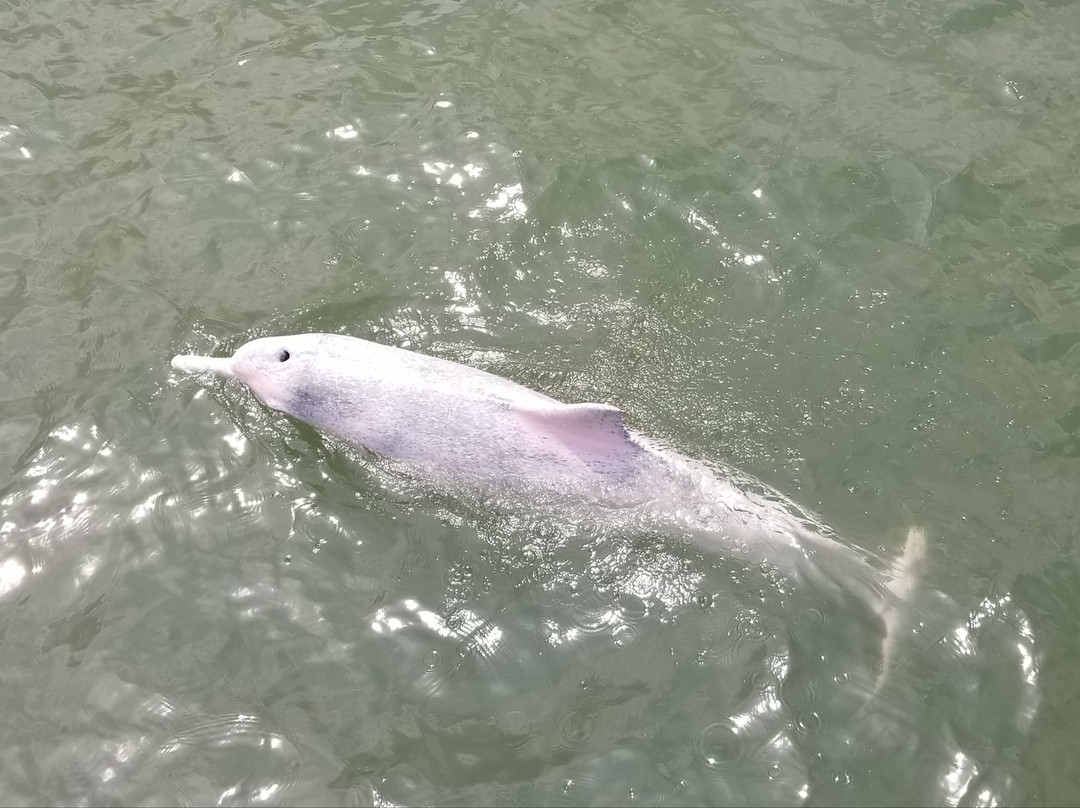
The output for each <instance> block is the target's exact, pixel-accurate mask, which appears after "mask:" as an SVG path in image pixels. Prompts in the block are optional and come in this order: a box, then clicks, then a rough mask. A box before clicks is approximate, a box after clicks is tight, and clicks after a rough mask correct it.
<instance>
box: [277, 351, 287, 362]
mask: <svg viewBox="0 0 1080 808" xmlns="http://www.w3.org/2000/svg"><path fill="white" fill-rule="evenodd" d="M277 358H278V361H279V362H287V361H288V360H289V352H288V351H286V350H285V349H284V348H282V349H281V350H280V351H279V352H278V355H277Z"/></svg>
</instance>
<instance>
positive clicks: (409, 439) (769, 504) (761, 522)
mask: <svg viewBox="0 0 1080 808" xmlns="http://www.w3.org/2000/svg"><path fill="white" fill-rule="evenodd" d="M172 365H173V367H174V368H176V369H177V370H181V371H184V372H186V373H191V374H213V375H217V376H224V377H226V378H230V379H234V380H236V381H239V382H241V383H243V384H244V385H246V386H247V387H248V388H249V389H250V390H251V391H252V393H254V394H255V396H256V397H257V398H258V399H260V400H261V401H262V402H263V403H264V404H266V405H267V406H268V407H270V408H272V409H275V410H278V411H280V412H283V413H286V414H288V415H291V416H293V417H295V418H297V419H299V420H301V421H304V422H306V423H308V424H310V425H312V426H314V427H316V428H317V429H320V430H323V431H325V432H328V433H330V434H332V435H335V436H337V437H338V438H340V439H342V440H344V441H346V442H348V443H350V444H353V445H356V446H360V447H363V448H365V449H369V450H372V451H374V452H376V453H378V454H380V455H383V456H385V457H387V458H390V459H392V460H394V461H397V462H399V463H401V464H403V465H404V466H405V467H407V468H408V469H410V470H412V471H413V472H415V473H417V474H420V475H427V476H433V477H434V478H435V479H436V480H438V479H447V478H453V479H454V480H456V481H460V482H462V483H465V484H468V485H498V484H505V483H509V484H513V485H516V486H519V487H521V486H524V487H526V488H527V489H528V490H535V491H537V492H542V493H545V494H547V495H556V496H559V497H571V498H575V499H579V500H586V501H589V502H595V503H597V504H599V505H600V506H602V507H607V508H610V509H619V510H622V509H627V508H629V509H632V511H633V513H634V516H635V519H639V520H640V524H641V526H642V527H647V528H651V529H655V530H660V531H664V532H668V533H674V534H677V535H683V536H688V537H690V538H693V539H694V540H695V541H696V542H697V543H699V544H700V545H701V546H703V547H705V548H706V549H709V550H712V551H714V552H720V553H723V554H725V555H729V556H735V557H736V558H738V559H739V560H741V561H743V562H744V563H746V564H748V565H755V566H756V565H767V566H769V567H773V568H775V569H777V570H778V571H779V572H780V573H782V574H783V575H785V576H790V577H792V578H793V579H794V580H796V581H811V582H813V583H814V585H815V586H822V587H828V588H831V589H833V590H839V591H840V592H842V593H843V594H846V595H849V596H854V597H856V598H858V599H859V600H861V601H863V602H865V603H866V604H867V605H868V606H869V607H870V608H871V609H872V610H873V612H874V613H875V614H877V615H878V616H879V617H880V619H881V621H882V624H883V628H884V632H883V633H884V639H883V643H882V664H881V674H880V676H879V677H878V680H877V683H876V686H875V691H874V692H875V693H876V692H877V690H878V689H880V687H881V685H882V683H883V682H884V680H885V677H886V675H887V674H888V672H889V670H890V667H891V664H892V661H893V657H894V653H895V640H896V633H897V626H898V620H899V615H900V609H901V607H902V606H903V605H904V604H905V603H906V602H907V600H908V598H909V596H910V594H911V590H912V588H913V586H914V575H915V572H916V570H917V567H918V565H919V564H920V562H921V560H922V557H923V555H924V552H925V539H924V536H923V533H922V531H920V530H918V529H912V530H910V531H909V533H908V539H907V544H906V546H905V549H904V552H903V554H902V555H901V557H900V558H899V559H898V560H897V561H896V563H894V565H893V566H892V568H891V569H889V570H883V571H879V570H877V569H875V568H874V567H873V565H871V564H870V562H869V560H868V559H867V557H866V556H864V555H863V554H862V553H861V552H859V551H857V550H855V549H852V548H851V547H848V546H847V545H845V544H842V543H840V542H838V541H836V540H835V539H833V538H832V537H831V535H830V531H829V530H828V528H826V527H825V526H824V525H823V524H822V523H821V522H820V521H819V520H818V519H817V518H816V517H814V516H812V515H810V514H808V513H806V512H804V511H802V510H801V509H800V508H799V507H798V506H797V505H795V504H794V503H793V502H791V501H790V500H788V499H787V498H785V497H784V496H783V495H781V494H780V493H778V492H776V491H774V490H772V489H770V488H768V487H767V486H764V485H762V484H761V483H758V482H757V481H754V480H752V479H749V478H741V479H740V478H739V475H738V474H737V473H736V472H734V470H721V471H720V472H719V473H714V472H713V471H712V470H710V469H708V468H706V467H705V466H703V465H700V464H698V463H696V462H694V461H692V460H690V459H689V458H686V457H683V456H681V455H678V454H675V453H673V452H668V451H665V450H663V449H661V448H659V447H657V446H654V445H652V444H651V443H650V442H649V441H648V440H647V439H646V438H644V437H643V436H641V435H638V434H636V433H634V432H632V431H631V430H629V429H628V428H627V427H626V425H625V424H624V423H623V417H622V413H621V412H620V411H619V409H618V408H616V407H613V406H611V405H608V404H564V403H562V402H560V401H557V400H556V399H553V398H550V397H548V396H546V395H543V394H542V393H538V392H536V391H535V390H531V389H529V388H527V387H524V386H522V385H520V384H517V383H515V382H512V381H510V380H508V379H504V378H502V377H500V376H495V375H493V374H491V373H487V372H485V371H482V370H477V369H475V368H471V367H468V366H466V365H461V364H458V363H456V362H449V361H446V360H444V359H438V358H435V357H430V356H426V355H424V354H419V353H415V352H413V351H408V350H404V349H401V348H394V347H390V346H386V345H380V344H378V343H374V342H369V341H367V340H362V339H357V338H354V337H346V336H341V335H337V334H293V335H287V336H279V337H266V338H262V339H256V340H252V341H251V342H248V343H246V344H245V345H242V346H241V347H240V348H239V349H238V350H237V351H236V353H235V354H234V355H233V356H232V357H229V358H212V357H205V356H177V357H175V358H173V360H172Z"/></svg>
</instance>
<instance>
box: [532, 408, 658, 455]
mask: <svg viewBox="0 0 1080 808" xmlns="http://www.w3.org/2000/svg"><path fill="white" fill-rule="evenodd" d="M513 409H514V412H515V414H517V415H518V417H519V418H521V419H522V421H524V422H525V424H526V425H527V426H528V427H529V429H530V430H531V431H533V432H534V433H536V434H537V435H538V436H539V437H541V438H544V439H547V440H551V441H555V442H556V443H558V444H559V445H560V446H562V447H564V448H565V449H567V450H569V451H570V452H572V453H573V454H575V455H577V456H578V457H579V458H581V459H582V460H584V461H586V462H587V463H589V464H590V465H594V464H600V465H603V466H610V465H613V464H620V463H624V462H626V461H627V460H628V459H629V458H630V456H632V455H636V454H637V453H638V452H639V451H640V450H641V447H640V446H638V445H637V444H636V443H635V442H634V441H633V440H632V439H631V437H630V433H629V432H628V431H627V429H626V424H625V423H623V415H622V410H620V409H619V408H618V407H613V406H612V405H610V404H553V405H552V406H550V407H523V406H520V405H517V406H515V407H514V408H513Z"/></svg>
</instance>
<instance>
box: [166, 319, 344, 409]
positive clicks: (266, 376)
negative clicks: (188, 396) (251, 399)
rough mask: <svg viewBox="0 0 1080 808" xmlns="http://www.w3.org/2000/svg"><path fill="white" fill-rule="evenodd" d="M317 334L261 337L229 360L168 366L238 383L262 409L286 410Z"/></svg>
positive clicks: (186, 360)
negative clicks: (253, 395) (249, 391)
mask: <svg viewBox="0 0 1080 808" xmlns="http://www.w3.org/2000/svg"><path fill="white" fill-rule="evenodd" d="M321 336H322V335H320V334H294V335H292V336H285V337H264V338H261V339H256V340H252V341H251V342H248V343H245V344H244V345H241V346H240V348H238V349H237V351H236V353H234V354H233V355H232V356H231V357H227V358H223V359H219V358H215V357H211V356H193V355H190V354H188V355H181V356H175V357H173V360H172V366H173V367H174V368H176V369H177V370H180V371H183V372H184V373H190V374H194V375H199V374H204V375H214V376H222V377H225V378H227V379H235V380H236V381H239V382H242V383H243V384H245V385H246V386H247V387H248V388H250V390H251V392H252V393H254V394H255V396H256V397H257V398H258V399H259V400H260V401H262V402H263V403H264V404H266V406H268V407H270V408H272V409H275V410H287V409H288V404H289V402H290V400H291V399H292V398H293V396H294V391H295V390H297V389H298V388H299V387H300V386H301V385H302V383H303V380H304V377H305V375H306V369H307V367H308V365H309V364H310V360H311V357H312V356H313V354H314V353H315V352H316V350H317V348H318V343H319V338H320V337H321Z"/></svg>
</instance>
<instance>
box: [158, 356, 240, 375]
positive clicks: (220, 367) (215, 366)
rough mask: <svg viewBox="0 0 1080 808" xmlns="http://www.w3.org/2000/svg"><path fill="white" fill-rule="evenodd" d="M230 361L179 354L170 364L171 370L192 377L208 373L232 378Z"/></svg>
mask: <svg viewBox="0 0 1080 808" xmlns="http://www.w3.org/2000/svg"><path fill="white" fill-rule="evenodd" d="M230 361H231V360H229V359H217V358H214V357H211V356H194V355H191V354H180V355H179V356H174V357H173V358H172V362H171V363H170V364H171V365H172V366H173V369H175V370H179V371H181V372H183V373H190V374H192V375H194V374H199V373H210V374H214V375H216V376H232V368H231V367H230Z"/></svg>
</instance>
